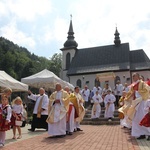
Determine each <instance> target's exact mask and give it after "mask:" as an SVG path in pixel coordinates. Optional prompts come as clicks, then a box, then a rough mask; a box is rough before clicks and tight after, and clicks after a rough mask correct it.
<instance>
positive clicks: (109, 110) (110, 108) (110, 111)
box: [104, 90, 116, 121]
mask: <svg viewBox="0 0 150 150" xmlns="http://www.w3.org/2000/svg"><path fill="white" fill-rule="evenodd" d="M115 101H116V98H115V96H114V95H113V94H111V90H108V91H107V95H106V96H105V98H104V103H105V115H104V117H105V118H108V121H112V120H111V119H112V118H114V111H115V105H114V102H115Z"/></svg>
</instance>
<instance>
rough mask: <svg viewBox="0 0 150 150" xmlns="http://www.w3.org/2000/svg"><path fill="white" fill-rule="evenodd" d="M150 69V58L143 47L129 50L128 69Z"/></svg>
mask: <svg viewBox="0 0 150 150" xmlns="http://www.w3.org/2000/svg"><path fill="white" fill-rule="evenodd" d="M146 69H148V70H150V60H149V58H148V56H147V55H146V53H145V52H144V51H143V49H139V50H134V51H130V70H132V71H136V70H146Z"/></svg>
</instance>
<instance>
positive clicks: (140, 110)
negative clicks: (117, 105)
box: [126, 73, 149, 139]
mask: <svg viewBox="0 0 150 150" xmlns="http://www.w3.org/2000/svg"><path fill="white" fill-rule="evenodd" d="M132 78H133V81H134V83H133V84H132V85H131V88H130V91H129V92H128V94H127V96H126V97H127V99H129V98H130V97H132V104H131V107H130V108H129V110H128V112H127V115H128V118H129V119H130V120H131V121H132V130H131V135H132V136H134V137H137V139H144V138H145V135H146V134H147V132H148V129H147V128H146V127H144V126H140V125H139V123H140V121H141V120H142V118H143V117H144V116H145V114H146V112H145V110H144V106H145V104H146V101H147V100H148V98H149V86H148V85H147V84H146V83H145V82H143V81H142V80H140V76H139V74H138V73H134V74H133V76H132Z"/></svg>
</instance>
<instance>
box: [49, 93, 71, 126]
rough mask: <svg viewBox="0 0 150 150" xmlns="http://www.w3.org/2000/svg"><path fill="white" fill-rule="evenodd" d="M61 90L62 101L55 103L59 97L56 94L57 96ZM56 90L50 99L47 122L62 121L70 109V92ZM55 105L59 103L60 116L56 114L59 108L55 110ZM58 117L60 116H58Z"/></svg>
mask: <svg viewBox="0 0 150 150" xmlns="http://www.w3.org/2000/svg"><path fill="white" fill-rule="evenodd" d="M58 92H60V94H61V97H60V103H56V104H55V100H56V99H57V98H56V96H57V93H58ZM58 92H57V91H55V92H53V93H52V94H51V96H50V98H49V99H50V101H49V106H48V118H47V120H46V122H47V123H51V124H53V123H55V122H58V121H60V120H61V119H62V118H63V117H64V116H65V115H66V113H67V112H68V109H69V94H68V93H67V92H66V91H64V90H61V91H58ZM55 105H57V106H58V105H59V110H58V111H59V118H57V119H56V118H55V115H56V113H57V110H55V109H56V108H58V107H56V106H55ZM57 117H58V116H57Z"/></svg>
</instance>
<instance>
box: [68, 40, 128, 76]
mask: <svg viewBox="0 0 150 150" xmlns="http://www.w3.org/2000/svg"><path fill="white" fill-rule="evenodd" d="M129 55H130V50H129V43H123V44H120V45H119V46H115V45H107V46H99V47H91V48H83V49H78V50H77V51H76V54H75V56H74V58H73V59H72V62H71V64H70V67H69V70H68V72H67V74H68V75H76V74H85V73H97V72H106V71H120V70H129V69H130V57H129Z"/></svg>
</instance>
